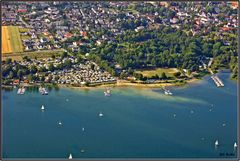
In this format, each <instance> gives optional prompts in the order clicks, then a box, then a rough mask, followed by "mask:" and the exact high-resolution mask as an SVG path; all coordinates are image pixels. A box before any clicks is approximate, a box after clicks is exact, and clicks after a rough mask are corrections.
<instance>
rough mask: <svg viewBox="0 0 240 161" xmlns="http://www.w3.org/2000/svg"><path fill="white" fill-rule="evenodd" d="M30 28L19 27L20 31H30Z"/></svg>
mask: <svg viewBox="0 0 240 161" xmlns="http://www.w3.org/2000/svg"><path fill="white" fill-rule="evenodd" d="M28 31H29V29H28V28H19V32H28Z"/></svg>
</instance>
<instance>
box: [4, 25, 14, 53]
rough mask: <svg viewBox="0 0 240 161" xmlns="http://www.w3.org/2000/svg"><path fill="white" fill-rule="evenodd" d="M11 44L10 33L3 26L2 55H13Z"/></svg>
mask: <svg viewBox="0 0 240 161" xmlns="http://www.w3.org/2000/svg"><path fill="white" fill-rule="evenodd" d="M11 52H12V49H11V44H10V38H9V33H8V27H7V26H2V53H3V54H4V53H11Z"/></svg>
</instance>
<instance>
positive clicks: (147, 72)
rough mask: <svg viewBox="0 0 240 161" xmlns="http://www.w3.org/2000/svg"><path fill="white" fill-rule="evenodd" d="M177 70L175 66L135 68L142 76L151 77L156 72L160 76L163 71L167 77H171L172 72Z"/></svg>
mask: <svg viewBox="0 0 240 161" xmlns="http://www.w3.org/2000/svg"><path fill="white" fill-rule="evenodd" d="M177 71H178V69H176V68H156V69H154V70H137V71H136V72H137V73H141V74H142V75H143V76H146V77H152V76H155V75H156V74H157V75H159V76H161V74H162V73H163V72H165V74H166V75H167V76H168V77H173V73H176V72H177Z"/></svg>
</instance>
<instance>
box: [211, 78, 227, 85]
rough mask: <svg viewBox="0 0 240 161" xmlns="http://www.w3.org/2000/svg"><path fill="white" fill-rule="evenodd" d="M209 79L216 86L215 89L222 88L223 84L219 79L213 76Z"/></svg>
mask: <svg viewBox="0 0 240 161" xmlns="http://www.w3.org/2000/svg"><path fill="white" fill-rule="evenodd" d="M211 78H212V80H213V81H214V83H215V84H216V85H217V87H224V84H223V82H222V81H221V79H220V78H219V77H218V76H216V75H213V76H211Z"/></svg>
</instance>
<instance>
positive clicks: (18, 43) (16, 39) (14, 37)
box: [8, 26, 23, 53]
mask: <svg viewBox="0 0 240 161" xmlns="http://www.w3.org/2000/svg"><path fill="white" fill-rule="evenodd" d="M8 31H9V35H10V42H11V48H12V51H13V52H14V53H15V52H16V53H18V52H23V45H22V40H21V38H20V33H19V29H18V26H8Z"/></svg>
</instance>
